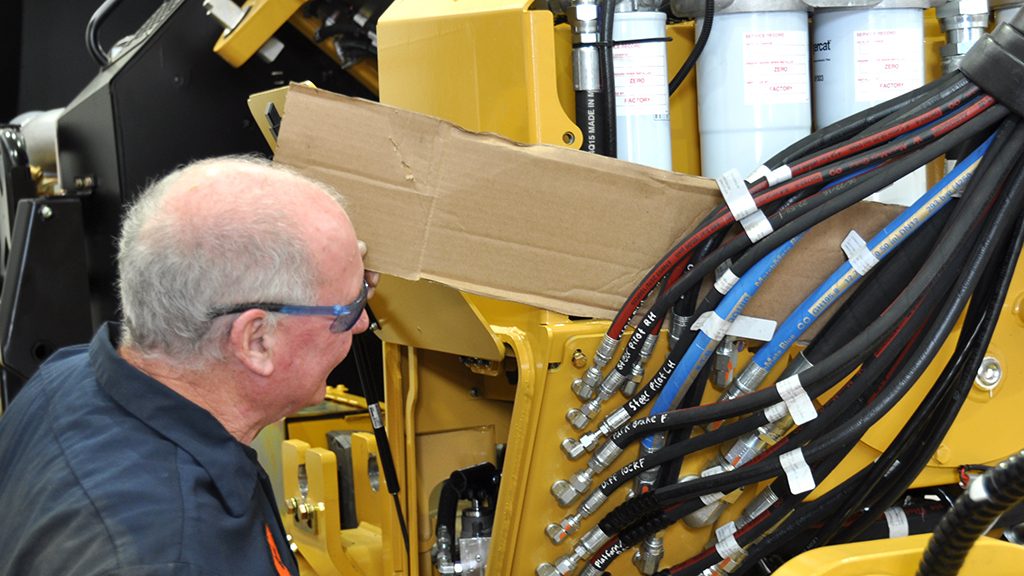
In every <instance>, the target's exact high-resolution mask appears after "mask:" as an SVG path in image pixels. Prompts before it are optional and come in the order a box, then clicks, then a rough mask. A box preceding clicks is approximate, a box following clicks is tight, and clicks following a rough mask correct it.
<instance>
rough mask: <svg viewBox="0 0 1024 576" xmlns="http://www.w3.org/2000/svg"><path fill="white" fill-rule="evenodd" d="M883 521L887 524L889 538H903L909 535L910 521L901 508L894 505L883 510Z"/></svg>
mask: <svg viewBox="0 0 1024 576" xmlns="http://www.w3.org/2000/svg"><path fill="white" fill-rule="evenodd" d="M885 523H886V524H887V525H888V526H889V538H903V537H904V536H909V535H910V523H909V522H907V513H906V512H904V511H903V508H900V507H899V506H894V507H892V508H889V509H887V510H886V511H885Z"/></svg>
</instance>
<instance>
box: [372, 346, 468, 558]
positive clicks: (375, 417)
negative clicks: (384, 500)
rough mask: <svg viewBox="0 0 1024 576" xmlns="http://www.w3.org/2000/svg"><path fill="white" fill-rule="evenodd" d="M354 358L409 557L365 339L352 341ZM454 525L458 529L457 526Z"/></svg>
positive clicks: (387, 444)
mask: <svg viewBox="0 0 1024 576" xmlns="http://www.w3.org/2000/svg"><path fill="white" fill-rule="evenodd" d="M352 355H353V356H354V357H355V361H356V372H357V374H358V375H359V380H360V382H361V383H362V385H363V394H364V395H365V396H366V408H367V409H368V410H369V412H370V423H371V424H372V427H373V435H374V437H375V438H376V440H377V452H378V454H377V455H378V457H379V459H380V466H381V471H382V472H383V473H384V484H385V486H386V487H387V490H388V493H390V494H391V497H392V499H393V500H394V503H395V512H396V513H397V515H398V526H399V528H400V529H401V531H402V541H403V543H404V544H405V553H406V555H407V556H408V555H409V554H410V552H409V528H408V526H407V525H406V522H405V513H404V512H402V502H401V499H400V498H399V493H400V491H401V485H400V484H399V482H398V472H397V470H396V468H395V460H394V458H393V457H392V455H391V444H390V443H389V442H388V433H387V430H386V429H385V428H384V418H383V414H382V410H381V407H380V399H379V398H378V397H377V388H376V383H375V382H373V377H372V372H371V370H370V367H369V364H368V363H367V360H366V359H367V354H366V350H365V349H364V347H363V343H362V340H361V339H359V338H352ZM452 525H453V526H454V523H453V524H452ZM410 561H411V559H410Z"/></svg>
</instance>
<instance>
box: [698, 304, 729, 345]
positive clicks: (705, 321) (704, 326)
mask: <svg viewBox="0 0 1024 576" xmlns="http://www.w3.org/2000/svg"><path fill="white" fill-rule="evenodd" d="M730 324H732V323H731V322H729V321H728V320H726V319H725V318H722V317H721V316H719V315H718V314H715V311H714V310H709V311H707V312H705V313H703V314H701V315H700V318H697V320H696V321H695V322H694V323H693V324H692V325H691V326H690V330H700V331H701V332H703V333H704V334H705V335H706V336H707V337H708V338H710V339H711V340H714V341H715V342H719V341H720V340H721V339H722V338H725V334H726V332H728V331H729V325H730Z"/></svg>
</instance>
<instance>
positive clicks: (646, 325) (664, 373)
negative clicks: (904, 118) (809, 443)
mask: <svg viewBox="0 0 1024 576" xmlns="http://www.w3.org/2000/svg"><path fill="white" fill-rule="evenodd" d="M989 111H993V109H990V110H989ZM989 111H986V112H985V113H982V115H980V116H979V117H978V118H975V119H974V120H971V121H970V122H968V124H971V123H973V122H975V121H978V122H979V123H978V124H975V125H973V126H967V125H964V126H963V127H962V128H965V129H967V130H964V131H961V130H956V131H954V132H953V133H951V134H949V135H948V136H947V137H946V138H943V139H940V140H939V141H937V142H933V143H932V144H929V145H928V146H926V147H924V148H922V149H921V150H918V151H916V152H914V153H912V154H910V155H908V156H907V157H905V158H901V159H899V160H897V161H895V162H893V164H892V166H894V168H891V169H890V170H888V171H886V172H885V173H882V174H880V175H875V173H876V172H878V171H877V170H876V171H875V172H872V173H871V175H868V180H867V181H865V182H862V183H861V184H858V185H857V186H855V187H854V188H855V189H856V188H861V189H860V190H859V193H858V194H855V195H854V193H853V192H852V191H851V192H849V194H851V195H853V198H847V197H846V196H845V195H844V196H841V197H839V198H835V199H834V200H833V201H831V202H827V203H825V204H824V205H821V206H817V207H816V209H815V210H811V211H809V212H808V213H807V214H805V215H803V216H801V217H799V218H796V219H795V220H793V221H792V222H790V223H789V224H786V225H785V226H784V227H783V228H781V229H777V230H776V233H774V234H771V235H769V236H768V237H766V238H764V239H763V240H762V241H761V242H758V243H757V244H756V245H755V246H754V247H753V248H752V249H750V250H748V251H747V253H746V254H744V256H743V257H742V258H741V259H740V261H737V263H736V264H734V265H733V269H734V270H736V269H737V268H739V269H740V270H741V271H742V270H744V268H740V267H739V266H738V264H739V263H740V262H741V261H745V260H748V259H749V260H751V262H744V264H745V265H746V266H748V267H749V266H750V265H752V264H753V263H754V262H756V261H757V260H758V259H760V257H762V256H763V255H764V254H766V253H767V252H768V251H770V250H773V249H774V248H775V247H777V246H778V245H779V244H781V243H782V242H785V241H788V240H789V238H791V237H792V236H795V235H796V234H798V233H800V232H802V231H803V230H804V229H806V228H808V227H810V226H813V225H814V224H817V223H818V222H820V221H821V220H824V219H825V218H827V217H828V216H830V215H832V214H834V213H835V212H838V211H839V210H841V209H843V208H845V207H847V206H848V205H850V204H853V203H854V202H856V201H858V200H859V199H860V198H862V197H865V196H867V195H868V194H869V193H870V192H872V191H874V190H877V189H878V188H880V187H882V186H885V185H888V184H891V183H892V182H895V181H896V180H898V179H899V178H901V177H903V176H904V175H906V174H907V173H909V172H911V171H913V170H914V169H915V168H916V167H917V166H919V165H921V164H923V163H924V162H927V161H928V160H930V159H931V158H934V157H935V156H937V155H939V154H941V153H942V152H943V151H944V150H945V149H948V148H950V147H952V146H955V145H956V144H957V143H959V142H960V141H962V140H963V139H965V138H968V137H970V136H971V135H972V134H973V132H974V131H977V130H983V129H987V127H988V125H989V123H991V122H994V121H996V120H998V119H999V118H1001V117H1002V115H1005V109H1003V110H1002V111H1000V110H994V114H993V115H992V116H987V117H986V114H987V112H989ZM1000 112H1003V114H1000ZM947 138H948V139H949V140H947ZM872 175H875V176H874V177H872ZM975 180H976V179H972V181H971V184H972V185H973V184H974V182H975ZM876 185H877V187H873V186H876ZM827 192H828V190H825V191H823V192H822V193H819V194H818V195H817V196H820V195H821V194H824V193H827ZM984 196H985V195H984V194H975V195H974V196H973V197H972V201H971V202H970V203H971V206H972V207H975V205H976V204H977V199H976V198H977V197H982V198H981V199H982V200H984V199H985V198H984ZM813 199H814V198H809V199H807V200H805V202H808V201H810V200H813ZM836 204H838V206H836ZM798 206H799V204H798ZM960 207H962V206H958V208H960ZM965 228H966V225H962V226H961V227H960V234H959V235H958V236H957V239H958V240H959V238H962V236H963V234H964V233H965ZM777 235H778V237H777ZM744 238H746V237H745V236H742V235H741V236H739V237H737V239H734V240H733V241H732V242H730V243H728V244H726V245H725V246H723V247H722V248H720V249H719V251H717V252H722V251H726V252H727V253H728V249H729V248H730V246H736V245H737V244H739V243H741V242H742V239H744ZM943 240H944V242H945V245H946V253H947V254H948V253H951V252H952V251H953V249H954V246H951V245H949V243H948V240H949V238H944V239H943ZM747 243H748V244H749V239H747ZM737 251H738V250H737ZM752 253H754V254H756V256H754V257H751V254H752ZM731 255H732V254H729V256H731ZM729 256H726V257H729ZM716 260H717V259H715V260H713V259H712V258H710V257H709V258H708V259H707V260H705V261H704V262H701V263H699V264H698V265H697V266H695V267H694V269H693V270H692V271H691V272H690V274H688V275H686V276H684V277H683V278H682V279H681V280H680V281H679V282H678V283H677V284H676V286H675V287H674V288H673V291H675V290H678V289H679V288H680V287H681V286H684V287H685V288H689V286H687V285H686V281H687V279H689V280H690V281H693V279H694V278H702V277H703V276H704V275H705V274H707V273H709V272H710V269H713V266H717V264H718V262H717V261H716ZM722 260H724V258H722ZM929 262H931V263H932V264H931V268H930V270H929V273H928V274H927V278H926V279H924V280H921V281H919V282H918V283H917V285H916V291H917V292H916V294H913V297H912V298H910V297H908V295H904V294H901V295H900V297H898V299H897V301H898V302H900V305H901V308H900V310H899V311H893V310H892V309H890V310H889V311H888V312H887V313H885V314H882V315H880V317H879V318H878V319H876V320H875V322H873V323H872V326H873V328H870V327H869V329H866V330H864V331H862V332H861V333H860V334H858V335H857V336H856V337H855V338H853V339H852V340H851V341H850V342H849V343H847V344H846V345H845V346H844V347H843V348H841V349H840V352H842V353H837V354H834V355H832V356H830V357H829V358H827V359H826V360H824V361H822V362H821V363H819V364H817V365H815V366H813V367H811V368H809V369H808V371H807V372H806V373H805V374H804V375H802V376H801V380H804V381H809V382H814V381H816V380H820V379H822V378H826V377H828V376H831V375H835V372H837V371H840V370H844V369H845V372H842V374H843V375H845V374H846V373H848V372H849V371H850V370H852V368H853V366H855V365H856V364H853V365H852V366H848V365H849V364H850V363H851V362H854V361H856V359H857V358H858V357H859V356H860V355H861V354H863V353H864V352H865V351H867V350H870V349H872V348H873V347H874V345H875V343H876V342H877V341H878V339H880V338H881V337H882V336H883V335H884V334H886V333H888V331H889V328H890V327H891V326H892V325H893V323H894V322H896V321H897V320H898V319H899V318H902V316H903V314H904V313H905V312H906V311H907V310H908V309H909V307H910V306H911V305H912V304H913V303H914V302H915V301H916V300H917V298H918V297H920V295H921V293H922V292H923V291H924V289H925V288H926V287H927V284H928V281H930V279H931V278H933V277H934V276H935V275H936V274H937V271H938V267H939V266H940V263H938V262H934V261H933V259H929ZM702 267H703V269H702ZM739 273H742V272H739ZM671 293H672V291H670V292H669V294H668V295H670V294H671ZM665 308H666V302H664V301H663V300H662V299H659V301H658V302H656V303H655V304H654V306H653V307H652V310H651V312H649V313H648V314H647V316H645V317H644V319H643V321H642V322H641V323H640V324H639V325H638V326H637V328H636V331H635V332H634V338H631V339H630V343H629V345H627V348H626V350H625V351H624V352H623V357H624V358H625V357H626V355H627V354H628V353H629V352H630V346H632V345H633V344H634V339H637V340H638V341H639V342H640V343H641V344H642V342H643V340H644V339H645V337H646V336H645V335H644V334H640V336H639V338H637V333H638V332H649V330H650V326H652V325H653V324H654V323H655V322H656V321H657V319H658V317H659V316H658V315H659V314H661V313H663V310H664V309H665ZM682 354H683V352H682V351H680V350H673V351H672V352H671V354H670V355H669V358H668V359H666V361H665V363H664V364H663V365H662V367H661V369H659V371H658V373H657V374H656V375H655V377H654V378H653V379H652V382H651V383H650V384H649V385H648V386H651V384H654V383H655V382H661V383H662V384H663V383H664V382H667V380H668V378H669V376H670V375H671V372H672V370H673V369H674V366H675V365H676V364H677V363H678V362H679V360H680V359H681V358H682ZM627 360H628V359H627ZM622 362H623V358H620V364H621V363H622ZM617 368H618V367H617ZM841 377H842V375H840V376H839V378H840V379H841ZM833 383H834V382H833ZM657 389H658V390H660V385H659V386H657ZM825 390H827V388H823V387H821V386H820V385H818V383H817V382H815V385H814V386H812V387H811V389H808V394H810V395H811V396H812V397H814V396H817V395H820V394H821V393H823V392H824V391H825ZM634 400H635V399H634ZM781 400H782V398H781V396H780V395H779V393H778V390H777V389H776V388H775V387H770V388H767V389H764V390H759V391H757V392H754V393H751V394H747V395H743V396H739V397H737V398H735V399H732V400H729V401H727V402H719V403H716V404H711V405H706V406H701V407H697V408H693V409H689V410H682V411H678V412H672V413H669V416H668V418H671V419H672V427H676V426H681V425H684V424H686V423H692V424H699V423H704V422H713V421H716V420H723V419H725V418H731V417H734V416H739V415H741V414H746V413H748V412H752V411H754V410H760V409H763V408H765V407H767V406H769V405H770V404H774V403H777V402H779V401H781Z"/></svg>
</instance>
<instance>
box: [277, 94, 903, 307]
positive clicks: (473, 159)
mask: <svg viewBox="0 0 1024 576" xmlns="http://www.w3.org/2000/svg"><path fill="white" fill-rule="evenodd" d="M275 161H277V162H280V163H283V164H286V165H289V166H291V167H293V168H295V169H296V170H298V171H299V172H302V173H303V174H306V175H308V176H310V177H312V178H316V179H318V180H321V181H323V182H325V183H327V184H329V185H331V186H333V187H334V188H336V189H337V190H338V191H340V192H341V193H342V194H343V195H344V196H345V197H346V199H347V210H348V212H349V214H350V216H351V218H352V221H353V224H354V225H355V228H356V230H357V232H358V234H359V237H360V238H361V239H362V240H364V241H366V242H367V243H368V245H369V246H370V250H369V254H368V256H367V261H366V266H367V268H369V269H372V270H377V271H380V272H383V273H385V274H391V275H394V276H399V277H401V278H406V279H409V280H417V279H421V278H425V279H429V280H434V281H437V282H442V283H445V284H448V285H450V286H453V287H455V288H458V289H460V290H465V291H468V292H473V293H477V294H482V295H485V296H491V297H495V298H499V299H505V300H513V301H517V302H522V303H526V304H531V305H534V306H537V307H540V308H545V309H549V310H554V311H556V312H561V313H564V314H569V315H574V316H588V317H595V318H611V317H612V316H613V315H614V314H615V312H616V311H617V310H618V309H619V306H620V305H621V304H622V302H623V301H624V300H625V299H626V297H627V296H628V295H629V293H630V292H631V291H632V289H633V287H634V286H636V284H637V283H638V282H639V281H640V280H641V279H642V278H643V276H644V274H645V272H646V271H647V270H648V269H650V268H651V267H652V266H653V265H654V264H655V263H657V261H658V260H659V259H660V258H661V257H662V256H663V255H664V254H665V253H666V252H667V251H668V250H669V249H670V248H671V247H672V246H674V245H675V244H676V242H678V240H679V238H681V237H683V235H684V234H686V233H688V232H690V231H691V230H692V229H693V228H694V227H695V226H696V225H697V224H698V222H700V220H701V219H702V218H703V217H704V216H705V215H706V214H707V213H708V212H709V211H710V210H711V209H713V208H714V207H715V206H717V205H718V204H719V203H720V197H719V194H718V188H717V186H716V184H715V182H714V181H713V180H709V179H706V178H701V177H697V176H690V175H686V174H677V173H672V172H665V171H661V170H656V169H653V168H648V167H645V166H639V165H636V164H631V163H628V162H623V161H619V160H615V159H611V158H605V157H601V156H596V155H593V154H588V153H585V152H581V151H578V150H571V149H567V148H560V147H557V146H548V145H522V144H518V143H515V142H512V141H510V140H507V139H505V138H502V137H500V136H497V135H494V134H478V133H472V132H468V131H466V130H463V129H461V128H459V127H457V126H455V125H453V124H451V123H449V122H446V121H443V120H440V119H437V118H433V117H430V116H426V115H423V114H418V113H415V112H410V111H407V110H402V109H399V108H395V107H391V106H386V105H383V104H378V103H375V102H370V101H366V100H361V99H356V98H350V97H347V96H342V95H338V94H333V93H330V92H326V91H323V90H318V89H315V88H309V87H305V86H299V85H293V86H292V87H291V88H290V90H289V93H288V97H287V102H286V108H285V114H284V119H283V122H282V125H281V130H280V134H279V137H278V144H277V153H276V156H275ZM898 211H899V210H898V208H896V207H891V206H883V205H878V204H860V205H857V206H854V207H853V208H851V209H849V210H847V211H845V212H844V213H842V214H840V215H839V216H836V217H833V218H832V219H830V220H829V221H827V222H826V223H824V224H822V225H820V226H818V227H817V228H816V229H814V230H812V231H811V232H810V233H808V234H807V236H806V237H805V238H804V240H803V241H802V242H801V243H800V244H799V245H798V246H797V247H796V248H795V249H794V250H793V252H792V254H791V255H790V257H788V258H787V259H786V260H785V261H784V262H783V263H782V264H781V265H780V267H779V269H778V270H777V272H776V273H775V274H774V275H773V277H772V278H771V279H770V280H769V281H768V282H767V283H766V284H765V285H764V286H763V287H762V288H761V290H760V292H759V293H758V295H757V296H756V297H755V298H754V300H753V301H752V302H751V304H750V306H748V309H747V312H746V313H747V314H750V315H756V316H762V317H767V318H774V319H777V320H781V319H782V318H784V317H785V316H786V315H787V314H788V312H789V311H790V310H791V309H792V308H793V307H794V306H796V305H797V304H799V302H800V301H801V300H802V299H803V297H804V296H805V295H806V294H807V293H808V292H809V291H810V290H812V289H813V288H814V287H815V286H816V285H817V284H818V283H820V282H821V281H822V280H824V279H825V278H826V277H827V276H828V275H829V274H830V273H831V272H832V271H833V270H834V269H835V268H836V266H838V265H839V264H840V263H841V262H842V261H843V258H844V257H843V253H842V251H841V249H840V243H841V242H842V239H843V238H844V237H845V236H846V234H847V233H848V232H849V231H850V230H851V229H856V230H857V231H858V232H859V233H860V234H861V236H863V237H865V238H869V237H870V236H871V235H872V234H874V233H875V232H876V231H877V230H880V229H881V228H882V226H884V225H885V223H886V222H888V221H889V220H891V219H892V218H893V217H894V216H895V215H896V214H897V213H898Z"/></svg>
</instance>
